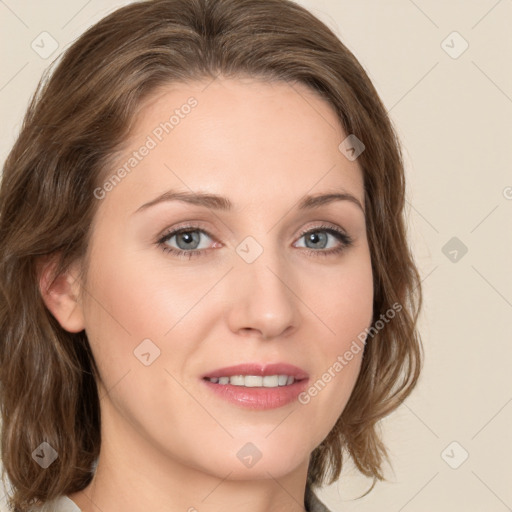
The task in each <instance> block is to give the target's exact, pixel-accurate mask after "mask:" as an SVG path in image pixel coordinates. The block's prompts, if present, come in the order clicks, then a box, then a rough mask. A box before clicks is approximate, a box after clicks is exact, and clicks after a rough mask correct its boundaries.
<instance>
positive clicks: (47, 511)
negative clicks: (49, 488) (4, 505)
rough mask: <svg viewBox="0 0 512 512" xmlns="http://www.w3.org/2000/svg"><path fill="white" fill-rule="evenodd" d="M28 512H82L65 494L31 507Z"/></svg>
mask: <svg viewBox="0 0 512 512" xmlns="http://www.w3.org/2000/svg"><path fill="white" fill-rule="evenodd" d="M30 512H82V511H81V510H80V509H79V508H78V507H77V506H76V504H75V502H74V501H72V500H70V499H69V498H68V497H67V496H59V497H58V498H55V499H54V500H51V501H47V502H46V503H45V504H44V505H40V506H37V507H32V508H31V509H30Z"/></svg>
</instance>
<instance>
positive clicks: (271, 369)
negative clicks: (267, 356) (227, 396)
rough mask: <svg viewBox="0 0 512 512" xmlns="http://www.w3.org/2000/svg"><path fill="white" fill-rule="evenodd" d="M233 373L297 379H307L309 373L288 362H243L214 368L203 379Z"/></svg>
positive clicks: (228, 375) (226, 375)
mask: <svg viewBox="0 0 512 512" xmlns="http://www.w3.org/2000/svg"><path fill="white" fill-rule="evenodd" d="M233 375H260V376H262V377H264V376H266V375H288V376H289V377H294V379H295V380H302V379H307V378H308V374H307V372H306V371H304V370H302V369H301V368H298V367H297V366H294V365H293V364H288V363H270V364H259V363H243V364H237V365H235V366H227V367H225V368H219V369H217V370H213V371H212V372H209V373H207V374H205V375H203V377H202V378H203V379H206V378H208V379H212V378H215V377H231V376H233Z"/></svg>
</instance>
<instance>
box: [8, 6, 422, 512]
mask: <svg viewBox="0 0 512 512" xmlns="http://www.w3.org/2000/svg"><path fill="white" fill-rule="evenodd" d="M220 74H222V75H223V76H226V77H237V76H250V77H256V78H261V79H262V80H267V81H270V80H277V81H284V82H287V83H289V84H293V83H300V84H305V85H307V86H308V87H310V89H311V90H313V91H315V92H317V93H318V94H320V96H321V97H322V98H324V99H325V100H326V101H327V102H328V103H329V104H330V105H331V106H332V108H333V109H334V110H335V112H336V114H337V116H338V118H339V121H340V124H341V126H342V127H343V129H344V131H345V132H346V133H347V134H354V135H355V136H356V137H357V138H358V139H360V140H361V141H362V142H363V143H364V145H365V150H364V151H363V153H361V155H360V156H359V157H358V163H359V165H360V166H361V168H362V171H363V176H364V188H365V205H366V220H367V236H368V240H369V245H370V253H371V261H372V270H373V275H374V303H373V310H374V315H373V320H374V322H377V321H378V320H379V319H380V318H382V315H385V314H386V312H388V311H389V310H390V309H391V308H392V307H393V304H400V305H401V307H402V309H401V311H400V312H399V314H397V315H396V316H395V317H394V318H393V319H392V320H391V321H389V322H388V323H386V325H385V327H384V328H383V329H380V330H378V332H377V333H376V334H375V335H373V336H369V337H368V339H367V341H366V346H365V351H364V357H363V359H362V366H361V371H360V374H359V376H358V379H357V382H356V384H355V387H354V390H353V392H352V395H351V397H350V399H349V402H348V403H347V405H346V407H345V409H344V410H343V413H342V414H341V417H340V418H339V420H338V421H337V423H336V425H335V426H334V428H333V429H332V430H331V432H330V433H329V435H328V436H327V438H326V439H325V440H324V441H323V442H322V443H321V445H320V446H318V447H317V448H316V449H315V450H314V452H313V453H312V455H311V459H310V465H309V470H308V484H309V485H311V486H317V485H322V484H325V483H332V482H334V481H335V480H336V479H337V478H338V477H339V475H340V471H341V469H342V462H343V460H344V456H346V455H349V456H351V457H352V459H353V461H354V462H355V464H356V466H357V468H358V469H359V470H360V471H361V472H362V473H363V474H364V475H367V476H369V477H373V484H375V482H376V481H377V480H383V479H384V475H383V471H382V465H383V462H384V460H385V459H386V460H389V457H388V454H387V452H386V448H385V446H384V444H383V442H382V439H381V435H380V433H379V430H378V425H377V422H378V421H379V420H380V419H381V418H383V417H384V416H386V415H388V414H389V413H390V412H391V411H393V410H394V409H395V408H396V407H397V406H398V405H399V404H400V403H401V402H402V401H403V400H404V399H405V398H406V397H407V396H408V395H409V394H410V392H411V391H412V389H413V388H414V386H415V385H416V382H417V380H418V377H419V374H420V367H421V365H422V358H423V355H422V347H421V340H420V337H419V334H418V332H417V325H416V324H417V318H418V314H419V311H420V308H421V302H422V294H421V286H420V279H419V275H418V271H417V269H416V267H415V265H414V261H413V258H412V255H411V252H410V249H409V247H408V243H407V240H406V229H405V218H404V215H405V213H404V202H405V182H404V167H403V161H402V155H401V150H400V145H399V141H398V139H397V136H396V134H395V131H394V129H393V127H392V124H391V122H390V119H389V118H388V115H387V112H386V109H385V107H384V106H383V104H382V102H381V100H380V99H379V96H378V94H377V92H376V90H375V88H374V87H373V85H372V83H371V81H370V79H369V78H368V76H367V74H366V72H365V71H364V69H363V68H362V66H361V65H360V64H359V62H358V61H357V59H356V58H355V57H354V55H353V54H352V53H351V52H350V51H349V50H348V49H347V48H346V46H345V45H344V44H343V43H342V42H341V41H340V40H339V39H338V38H337V37H336V35H335V34H334V33H333V32H332V31H331V30H330V29H329V28H328V27H327V26H325V25H324V24H323V23H322V22H321V21H319V20H318V19H317V18H315V17H314V16H313V15H312V14H311V13H309V12H308V11H307V10H306V9H304V8H302V7H301V6H299V5H297V4H295V3H293V2H291V1H288V0H152V1H144V2H138V3H133V4H130V5H128V6H125V7H123V8H121V9H118V10H117V11H115V12H114V13H112V14H110V15H108V16H107V17H105V18H104V19H103V20H101V21H100V22H99V23H97V24H96V25H94V26H92V27H91V28H89V29H88V30H87V31H86V32H85V33H84V34H83V35H82V36H81V37H79V38H78V40H77V41H76V42H75V43H74V44H73V45H72V46H71V47H70V48H69V49H68V50H67V51H66V52H65V53H64V55H63V56H62V58H61V59H59V62H58V65H57V66H56V69H55V70H54V72H53V73H51V75H50V73H49V72H48V73H47V74H45V76H43V78H42V79H41V81H40V83H39V86H38V88H37V90H36V92H35V93H34V96H33V98H32V100H31V103H30V105H29V107H28V111H27V113H26V116H25V119H24V123H23V126H22V129H21V132H20V134H19V136H18V138H17V140H16V142H15V144H14V147H13V148H12V150H11V152H10V154H9V156H8V158H7V160H6V163H5V166H4V170H3V180H2V184H1V188H0V239H1V244H0V385H1V394H0V406H1V419H2V432H1V450H2V458H3V465H4V471H5V473H6V474H7V476H8V478H9V481H10V484H11V486H12V492H13V494H12V497H11V498H10V500H11V504H12V506H14V507H15V508H14V510H20V511H21V510H26V508H27V507H28V506H29V505H30V504H33V503H34V502H35V501H37V500H40V501H43V502H45V501H48V500H50V499H53V498H55V497H57V496H59V495H63V494H71V493H74V492H77V491H79V490H82V489H83V488H85V487H86V486H87V485H88V483H89V482H90V481H91V479H92V476H93V463H94V461H95V460H96V459H97V457H98V455H99V450H100V441H101V439H100V406H99V397H98V394H97V388H96V380H95V379H96V376H97V369H96V367H95V362H94V360H93V357H92V354H91V351H90V348H89V344H88V340H87V337H86V334H85V331H82V332H79V333H70V332H67V331H65V330H64V329H63V328H62V327H61V326H60V325H59V323H58V322H57V321H56V319H55V318H54V317H53V316H52V314H51V313H50V312H49V310H48V309H47V308H46V307H45V304H44V302H43V300H42V296H41V290H40V288H39V285H38V276H39V270H38V269H39V265H40V264H41V262H44V261H45V258H49V257H52V256H58V259H57V265H56V266H55V273H54V275H55V276H58V275H59V274H60V273H61V272H63V271H65V270H66V269H67V268H68V266H69V265H70V264H71V263H72V262H74V261H76V259H77V258H81V257H83V256H84V255H86V254H87V248H88V242H89V237H90V226H91V224H92V221H93V218H94V215H95V211H96V207H97V206H98V201H97V200H96V199H95V196H94V194H93V191H94V189H95V188H96V187H97V186H98V185H99V184H101V182H102V174H105V173H106V172H107V171H109V165H108V164H109V162H110V161H111V158H112V155H114V154H115V153H116V151H117V150H118V149H119V148H120V147H121V145H122V144H123V141H125V140H126V137H127V134H128V133H129V130H130V127H131V126H132V125H133V122H134V113H135V112H136V111H137V109H138V108H139V107H140V106H141V104H142V101H143V99H145V98H147V97H148V96H149V95H150V94H151V93H153V92H154V91H156V90H157V89H158V88H160V87H164V86H165V85H167V84H170V83H173V82H178V81H190V80H200V79H209V78H211V79H213V78H215V77H216V76H218V75H220ZM340 142H341V141H340ZM110 171H111V169H110ZM43 441H46V442H48V443H49V444H50V445H51V446H52V447H53V448H54V449H55V450H56V451H57V452H58V458H57V460H56V461H55V462H54V463H53V464H51V465H50V466H49V467H48V468H47V469H45V470H42V469H41V467H40V466H39V465H38V464H36V462H35V461H34V460H33V458H32V453H33V451H34V450H35V449H36V448H37V447H38V446H39V445H40V444H41V443H42V442H43ZM372 488H373V486H372Z"/></svg>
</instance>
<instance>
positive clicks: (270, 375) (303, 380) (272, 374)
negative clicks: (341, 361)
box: [202, 363, 309, 409]
mask: <svg viewBox="0 0 512 512" xmlns="http://www.w3.org/2000/svg"><path fill="white" fill-rule="evenodd" d="M202 380H203V382H204V383H205V384H206V385H207V387H208V388H209V389H210V390H211V391H212V392H213V393H215V394H216V395H217V396H219V397H221V398H223V399H224V400H227V401H228V402H230V403H232V404H235V405H237V406H240V407H244V408H249V409H275V408H277V407H283V406H284V405H287V404H289V403H291V402H293V401H294V400H296V399H297V396H298V395H299V393H300V392H301V391H303V390H304V389H305V387H306V384H307V382H308V380H309V375H308V374H307V372H305V371H304V370H302V369H301V368H298V367H297V366H294V365H290V364H287V363H275V364H267V365H261V364H253V363H248V364H241V365H237V366H230V367H227V368H220V369H218V370H214V371H213V372H210V373H209V374H207V375H203V376H202Z"/></svg>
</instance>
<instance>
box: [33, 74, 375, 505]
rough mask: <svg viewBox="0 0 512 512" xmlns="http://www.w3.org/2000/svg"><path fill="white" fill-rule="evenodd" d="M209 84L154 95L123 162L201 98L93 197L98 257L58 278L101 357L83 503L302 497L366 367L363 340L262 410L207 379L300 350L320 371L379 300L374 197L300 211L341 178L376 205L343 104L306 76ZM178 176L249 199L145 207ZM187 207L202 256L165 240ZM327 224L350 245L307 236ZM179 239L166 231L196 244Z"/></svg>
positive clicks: (189, 184) (55, 291) (55, 298)
mask: <svg viewBox="0 0 512 512" xmlns="http://www.w3.org/2000/svg"><path fill="white" fill-rule="evenodd" d="M210 82H211V81H210ZM210 82H193V83H187V84H173V85H170V86H168V87H166V88H165V89H162V90H159V91H158V93H155V94H153V95H152V96H151V97H150V98H149V99H148V100H147V101H145V103H144V104H143V105H142V107H141V109H140V111H139V115H138V117H137V119H136V123H135V130H134V132H133V134H132V135H131V137H130V138H129V139H128V140H127V141H126V147H125V149H124V151H123V153H122V154H120V155H119V159H118V161H117V162H116V164H115V165H113V166H112V173H114V172H115V171H116V169H117V168H118V166H121V165H123V163H124V162H126V160H127V158H128V157H129V156H130V154H131V153H132V152H133V151H134V150H137V149H138V148H139V147H140V146H141V145H142V144H144V142H145V141H146V139H147V136H148V135H149V134H151V133H152V131H153V130H154V129H155V127H156V126H158V125H159V123H161V122H162V121H164V120H166V119H168V117H169V114H168V113H172V111H173V110H174V109H176V108H179V107H180V106H181V105H183V104H184V103H186V101H187V99H188V98H189V97H190V96H194V98H196V99H197V101H198V104H197V106H196V107H195V108H194V109H192V110H191V112H190V114H189V115H187V116H185V117H184V118H183V119H180V123H179V124H178V125H177V126H176V127H175V128H174V129H173V131H172V132H171V133H170V134H167V135H165V137H164V138H163V139H162V141H161V142H159V143H158V145H157V147H156V148H154V149H152V150H151V151H150V152H149V154H148V155H147V156H146V157H145V158H144V159H143V160H142V161H141V162H140V163H138V165H137V166H136V167H135V168H134V169H133V170H132V171H131V172H130V173H129V174H128V175H127V176H126V177H124V179H123V180H122V181H121V183H119V184H117V185H116V186H115V187H114V188H113V189H112V190H111V191H110V192H108V193H107V194H106V195H105V197H104V198H103V199H101V200H99V199H95V198H92V200H95V201H98V200H99V201H100V205H99V210H98V213H97V215H96V217H95V220H94V224H93V226H92V239H91V245H90V247H89V252H88V254H87V258H86V261H81V262H80V261H78V262H77V263H76V265H75V266H73V267H71V268H70V269H69V272H68V273H67V274H65V275H62V276H61V278H60V279H59V280H57V281H56V283H55V285H54V287H53V288H50V289H48V290H46V291H45V292H44V298H45V302H46V304H47V306H48V307H49V309H50V310H51V311H52V313H53V314H54V316H55V317H56V318H57V320H58V321H59V322H60V324H61V325H62V327H64V328H65V329H67V330H68V331H70V332H77V331H80V330H82V329H85V330H86V333H87V336H88V339H89V341H90V344H91V348H92V351H93V354H94V357H95V360H96V361H97V363H98V367H99V371H100V377H101V381H100V382H98V387H99V395H100V397H101V401H100V405H101V416H102V425H101V435H102V445H101V453H100V458H99V463H98V467H97V471H96V474H95V477H94V480H93V481H92V482H91V484H90V485H89V486H88V487H87V488H86V489H84V490H83V491H82V492H79V493H75V494H73V495H70V498H71V499H72V500H73V501H74V502H75V503H76V504H77V505H78V506H79V507H80V508H81V509H82V510H83V512H98V511H100V510H101V511H103V512H109V511H114V510H123V511H126V512H131V511H140V510H153V511H189V512H193V511H194V510H197V511H199V512H219V511H221V510H236V509H237V508H239V509H241V510H242V509H243V510H245V511H248V512H268V511H290V512H295V511H302V510H303V500H304V491H305V485H306V477H307V467H308V461H309V457H310V454H311V452H312V451H313V450H314V449H315V448H316V447H317V446H318V445H319V444H320V443H321V441H322V440H323V439H324V438H325V437H326V436H327V434H328V433H329V431H330V430H331V429H332V427H333V425H334V424H335V422H336V420H337V418H338V417H339V415H340V414H341V412H342V411H343V409H344V407H345V405H346V403H347V401H348V399H349V397H350V394H351V392H352V390H353V387H354V384H355V381H356V378H357V375H358V373H359V371H360V363H361V358H362V355H363V353H362V351H361V352H359V353H358V354H355V355H354V357H353V359H352V360H351V361H350V362H349V363H348V364H347V365H346V366H345V367H344V368H343V370H342V371H341V372H340V373H339V374H337V375H336V376H335V377H334V378H333V379H332V380H331V382H329V383H328V384H327V385H326V386H325V388H324V389H323V390H322V391H321V392H319V393H318V395H317V396H315V397H313V398H311V400H310V402H309V403H308V404H306V405H302V404H300V403H298V402H293V403H291V404H288V405H286V406H284V407H281V408H277V409H272V410H264V411H255V410H247V409H243V408H241V407H239V406H236V405H233V404H231V403H228V402H226V401H224V400H223V399H221V398H219V397H218V396H216V395H215V394H213V393H212V392H211V391H209V390H208V389H206V386H205V385H204V383H203V382H202V381H201V379H200V377H201V376H202V375H204V374H205V373H207V372H209V371H212V370H214V369H217V368H221V367H225V366H231V365H234V364H239V363H245V362H258V363H262V364H265V363H270V362H288V363H291V364H294V365H296V366H298V367H300V368H302V369H304V370H305V371H306V372H308V374H309V379H310V383H314V382H315V381H317V380H318V379H319V378H321V376H322V374H323V373H324V372H326V371H327V369H328V368H329V367H332V365H333V364H334V362H335V361H336V360H337V357H338V356H339V355H342V354H344V353H345V351H346V350H348V349H349V347H350V345H351V343H352V342H353V340H355V339H356V338H357V335H358V334H359V333H360V332H361V331H363V330H364V329H365V328H366V327H368V326H369V325H370V324H371V319H372V301H373V282H372V270H371V259H370V251H369V246H368V241H367V237H366V225H365V216H364V211H363V210H362V209H361V208H360V207H358V206H357V205H356V204H355V203H354V202H351V201H348V200H345V201H336V202H332V203H330V204H325V205H323V206H320V207H318V208H316V209H313V210H310V211H306V210H304V211H299V210H298V209H297V203H298V201H299V199H300V198H301V197H302V196H303V195H305V194H317V193H318V194H320V193H330V192H345V193H349V194H351V195H353V196H354V197H355V198H357V199H358V200H359V202H360V203H361V205H362V207H363V209H364V188H363V175H362V171H361V168H360V166H359V164H358V162H357V160H355V161H349V160H348V159H347V158H346V157H345V156H344V155H343V153H341V152H340V151H339V149H338V145H339V144H340V142H341V141H342V140H343V139H344V138H345V137H346V136H347V134H346V133H344V131H343V130H342V128H341V126H340V124H339V121H338V119H337V116H336V114H335V112H334V111H333V110H332V108H331V107H330V106H329V104H328V103H327V102H326V101H325V100H323V99H321V98H320V97H319V96H317V95H316V94H315V93H314V92H313V91H311V90H310V89H308V88H307V87H306V86H303V85H293V87H292V86H291V85H289V84H287V83H284V82H274V83H270V82H264V81H260V80H257V79H250V78H244V79H242V78H240V79H236V80H234V79H227V78H222V77H219V78H217V79H216V80H215V81H213V82H212V83H210ZM169 189H177V190H185V191H190V190H193V191H203V192H209V193H215V194H219V195H222V196H225V197H227V198H229V199H230V200H231V201H232V202H233V204H234V208H233V210H232V211H230V212H227V211H220V210H219V211H217V210H213V209H209V208H206V207H204V206H196V205H191V204H186V203H183V202H178V201H173V202H162V203H159V204H158V205H155V206H152V207H150V208H147V209H144V210H142V211H141V212H138V213H134V212H135V211H136V210H137V209H138V208H139V207H140V206H141V205H142V204H144V203H147V202H148V201H151V200H152V199H154V198H155V197H157V196H159V195H160V194H162V193H163V192H164V191H167V190H169ZM186 222H194V223H198V224H199V225H200V228H201V229H204V230H205V231H206V232H207V234H204V233H201V232H199V233H197V234H198V235H199V237H200V238H199V240H200V246H199V249H202V250H203V254H202V255H201V256H196V257H192V258H191V259H188V258H179V257H177V256H174V255H172V254H169V253H166V252H164V251H163V250H162V248H161V247H159V246H158V245H157V244H156V240H157V239H159V238H161V236H163V235H164V234H165V232H166V230H167V231H169V228H173V227H182V225H183V224H184V223H186ZM322 224H328V225H329V226H330V227H339V228H341V229H344V230H345V231H346V232H347V233H348V234H349V236H350V237H351V238H352V240H353V244H352V245H351V246H348V247H345V248H344V249H343V251H341V252H340V253H338V254H330V255H322V254H319V253H321V252H326V251H327V250H329V249H330V248H335V247H338V246H340V245H341V244H342V242H340V241H338V240H337V239H336V238H335V237H334V236H333V235H329V234H328V233H326V232H325V231H322V230H321V229H317V230H316V231H315V232H316V233H318V234H320V235H321V234H322V233H324V234H325V235H327V236H328V238H327V240H325V241H322V240H321V241H320V242H318V241H317V242H316V244H317V245H316V246H315V245H314V244H309V246H308V245H307V237H306V236H301V233H302V231H303V230H306V229H313V228H318V227H319V226H321V225H322ZM325 235H324V236H325ZM247 236H251V237H253V238H254V239H255V240H256V241H257V243H258V244H259V246H260V247H261V248H262V250H263V252H262V253H261V254H260V256H259V257H258V258H257V259H256V260H255V261H254V262H252V263H247V261H245V260H244V259H243V258H242V257H240V256H239V254H238V253H237V251H236V248H237V246H239V244H240V243H241V242H242V241H243V240H244V239H245V238H246V237H247ZM178 243H180V242H179V241H178V237H176V236H175V237H174V238H173V239H171V240H168V241H167V244H166V245H167V246H168V247H169V246H170V247H173V248H175V249H182V250H186V247H187V246H186V245H185V244H186V243H187V242H186V241H185V242H183V241H181V243H180V245H178ZM188 243H189V244H190V242H188ZM322 244H323V245H322ZM184 247H185V249H183V248H184ZM194 248H197V245H196V246H195V247H194ZM308 248H309V249H310V251H312V252H309V253H308V252H307V250H308ZM250 250H251V251H252V250H253V249H250ZM313 251H316V252H313ZM85 263H88V265H89V267H88V274H87V280H86V281H85V282H83V281H81V280H80V279H78V275H79V272H80V270H81V268H82V267H81V266H80V265H83V264H85ZM42 280H43V281H44V275H43V279H42ZM43 289H44V287H43ZM147 338H149V339H150V340H152V343H154V344H155V345H156V346H158V348H159V350H160V356H159V357H158V358H156V359H155V360H154V361H153V362H152V364H150V365H149V366H145V365H144V364H142V363H141V362H140V360H139V359H138V358H137V357H135V355H134V350H135V349H136V348H137V347H138V346H139V345H140V343H141V342H142V340H144V339H147ZM248 442H250V443H252V444H254V445H255V446H256V447H257V448H258V450H259V452H261V454H262V457H261V459H260V460H259V461H258V462H257V463H256V464H255V465H254V466H252V467H251V468H248V467H246V466H245V465H244V464H242V463H241V461H240V460H239V459H238V457H237V452H238V451H239V450H240V449H241V448H242V447H243V446H244V445H245V444H246V443H248Z"/></svg>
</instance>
